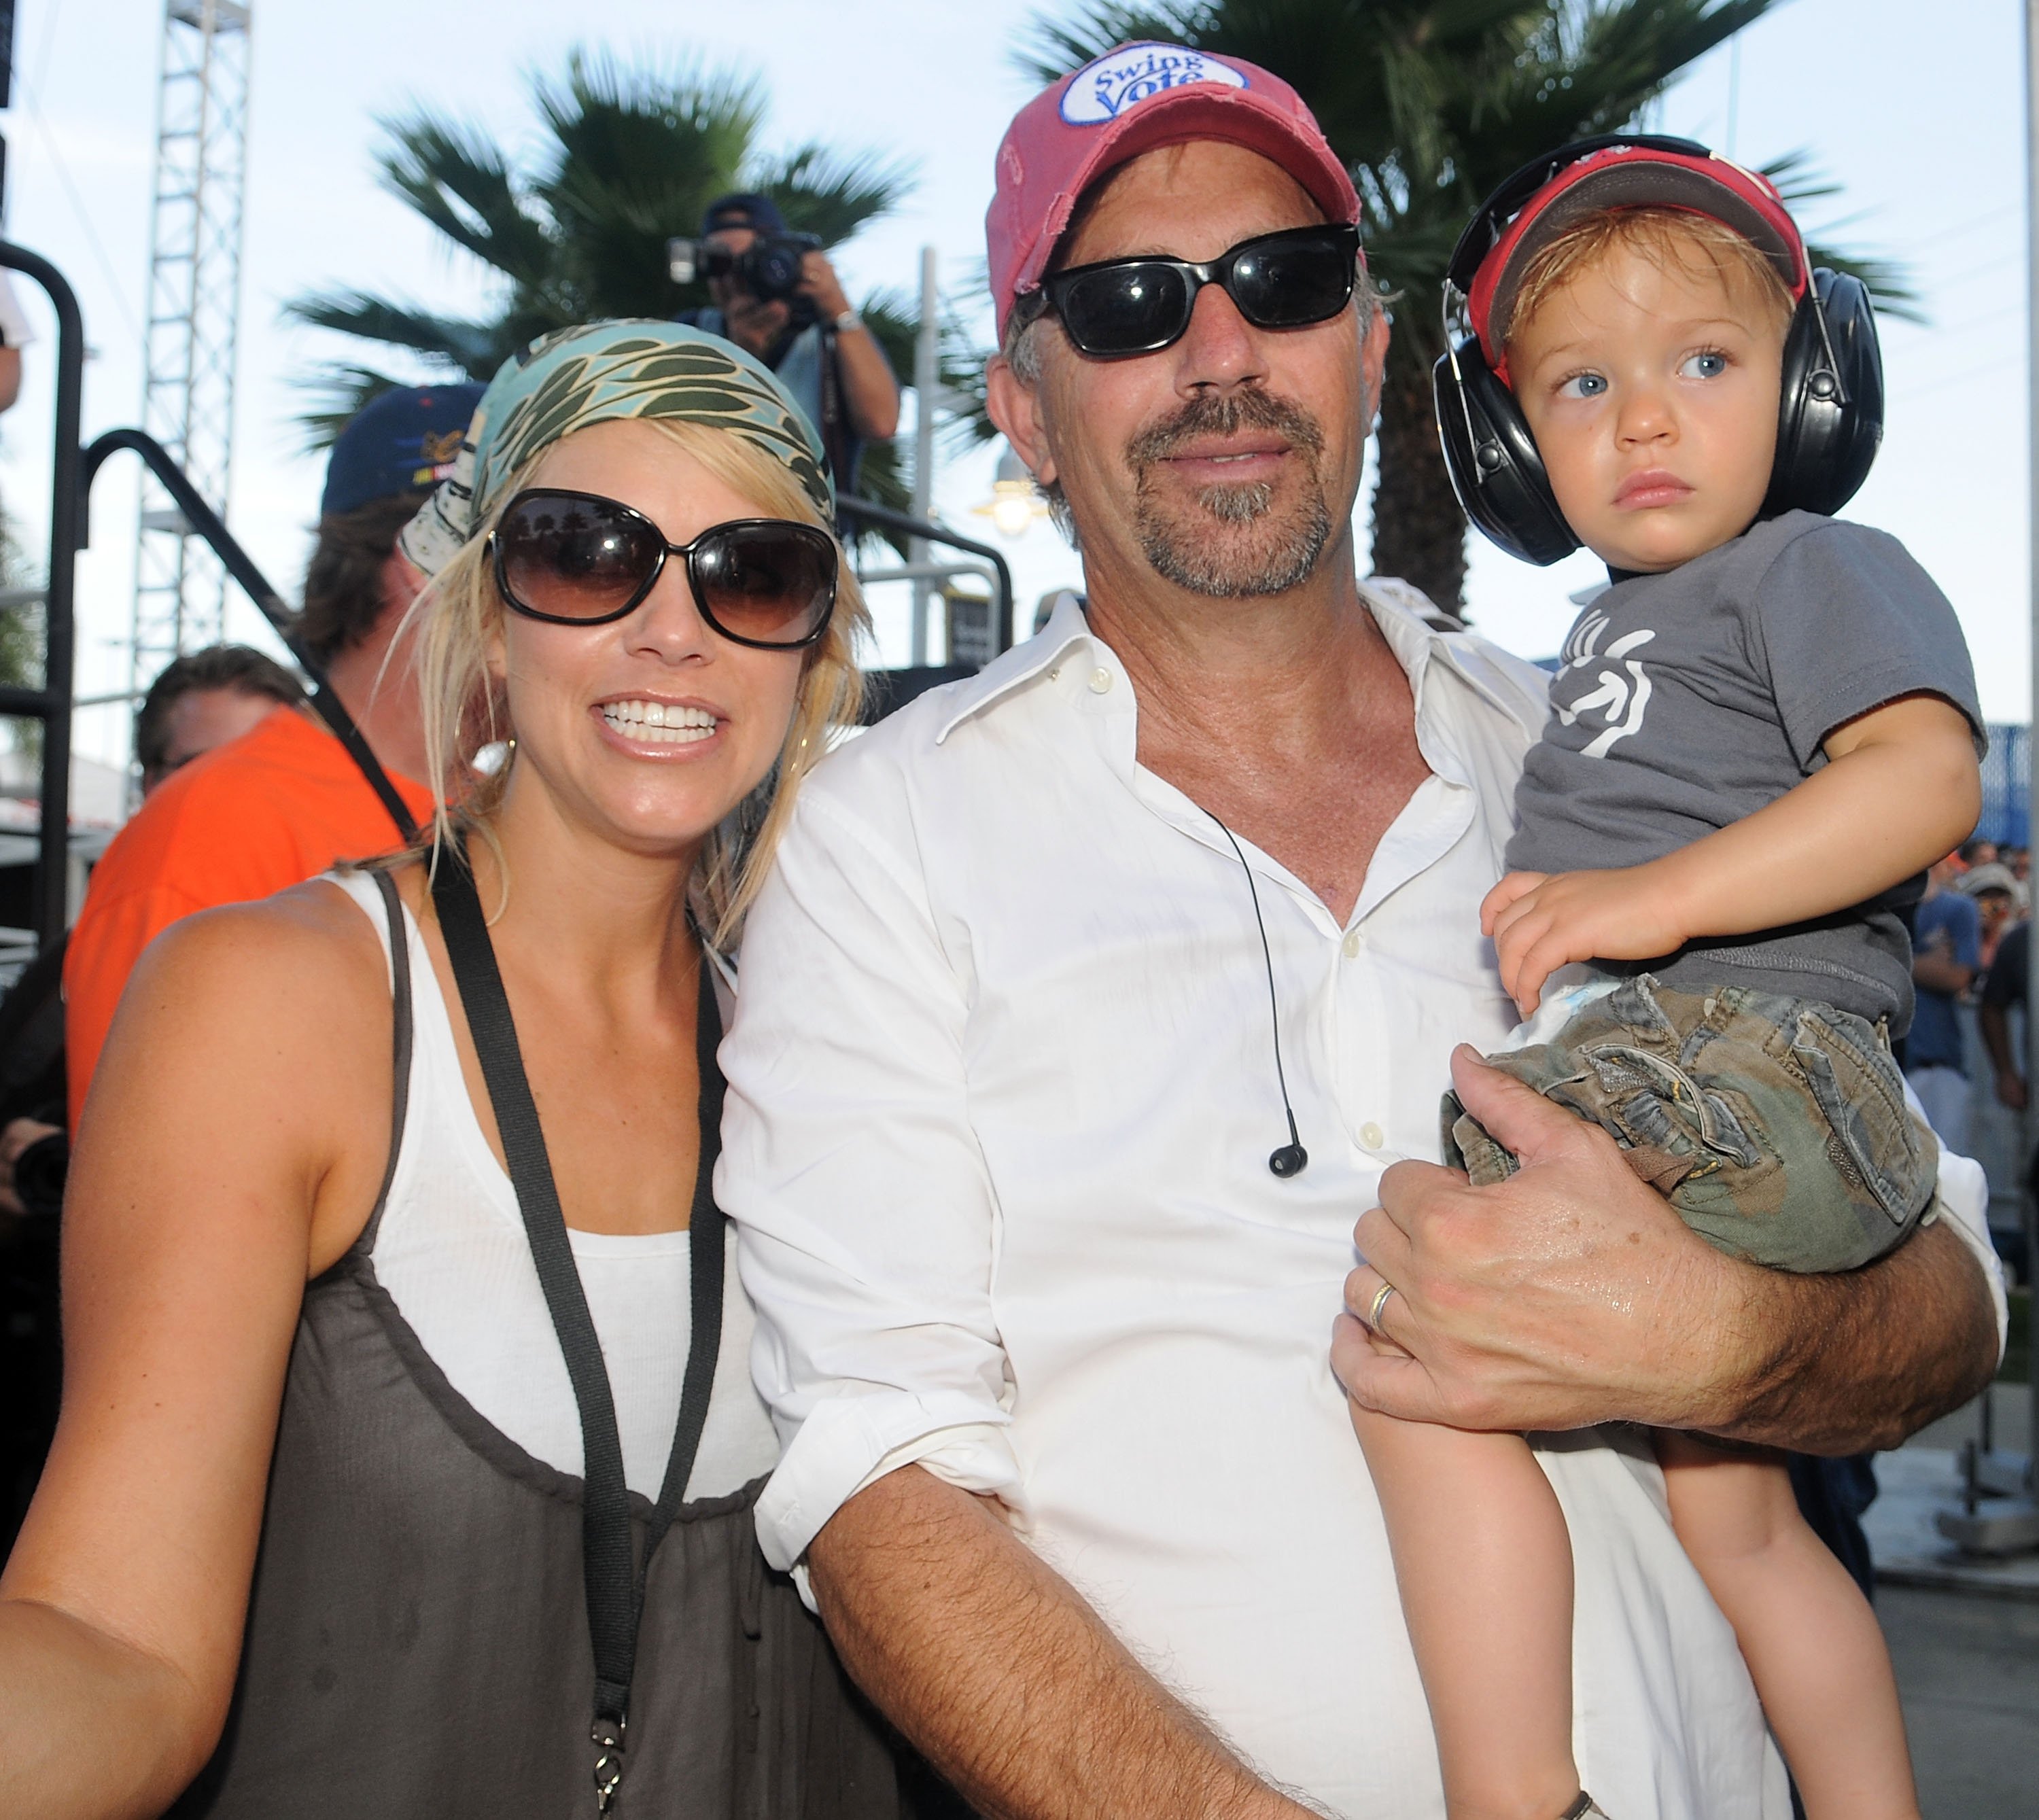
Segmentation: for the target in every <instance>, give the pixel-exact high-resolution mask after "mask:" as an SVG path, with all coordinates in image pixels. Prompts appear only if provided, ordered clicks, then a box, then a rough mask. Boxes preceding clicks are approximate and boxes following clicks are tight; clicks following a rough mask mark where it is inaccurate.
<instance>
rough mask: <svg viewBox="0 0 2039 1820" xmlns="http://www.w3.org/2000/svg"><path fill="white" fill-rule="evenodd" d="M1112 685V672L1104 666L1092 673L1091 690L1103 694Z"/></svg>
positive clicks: (1093, 692) (1094, 693) (1093, 693)
mask: <svg viewBox="0 0 2039 1820" xmlns="http://www.w3.org/2000/svg"><path fill="white" fill-rule="evenodd" d="M1109 688H1111V671H1110V670H1108V669H1103V668H1102V667H1100V668H1099V669H1094V670H1092V672H1091V673H1090V692H1091V693H1092V695H1103V693H1104V692H1106V691H1107V689H1109Z"/></svg>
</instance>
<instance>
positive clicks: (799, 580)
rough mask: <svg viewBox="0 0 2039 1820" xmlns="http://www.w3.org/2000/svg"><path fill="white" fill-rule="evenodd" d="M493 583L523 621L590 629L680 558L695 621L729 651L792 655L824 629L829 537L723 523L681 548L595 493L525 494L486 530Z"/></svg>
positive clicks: (762, 523) (785, 525) (784, 524)
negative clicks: (734, 647) (744, 648)
mask: <svg viewBox="0 0 2039 1820" xmlns="http://www.w3.org/2000/svg"><path fill="white" fill-rule="evenodd" d="M488 553H489V555H490V557H491V559H492V560H493V562H494V563H495V565H496V590H497V591H498V592H499V593H500V594H501V595H502V596H503V604H504V605H507V606H508V607H511V608H512V609H514V610H515V611H516V612H520V613H522V614H523V615H525V616H526V618H529V619H533V620H546V621H548V622H549V623H550V624H553V625H560V626H599V625H606V624H608V623H609V621H610V620H620V619H621V618H623V617H624V616H625V615H626V614H628V613H629V612H632V611H634V610H635V609H636V607H637V606H638V605H640V603H641V602H642V601H643V600H644V597H645V596H646V595H647V594H648V593H651V590H652V589H653V588H654V587H655V586H657V584H658V580H659V576H660V574H663V572H664V571H665V567H666V558H667V557H668V556H682V557H684V558H685V559H686V565H687V582H688V585H689V586H690V587H691V588H692V589H693V596H694V605H696V606H697V607H699V608H700V609H701V617H702V618H703V619H704V620H707V621H708V624H710V625H711V626H712V627H713V628H715V629H716V631H718V632H720V633H721V635H723V637H724V638H726V639H728V640H729V641H730V642H731V643H732V644H739V645H751V646H755V647H757V648H758V650H799V648H800V647H801V646H804V645H811V644H812V643H814V641H815V640H816V639H818V638H819V637H820V636H821V635H822V633H823V632H825V631H827V630H828V623H829V615H830V612H832V611H833V609H834V606H835V578H836V545H835V540H834V539H833V537H830V536H829V534H828V533H826V531H823V530H821V529H818V528H817V527H816V526H814V525H802V524H799V523H796V522H795V521H793V520H792V519H788V518H732V519H731V520H730V521H729V522H728V523H727V524H724V525H710V526H709V527H708V529H706V530H705V531H704V532H702V533H701V535H700V536H699V537H697V538H695V539H694V540H693V542H692V543H691V544H669V543H668V542H666V533H664V532H663V531H662V530H660V529H659V527H658V526H657V525H655V524H653V523H652V522H651V520H650V519H649V518H646V517H645V516H644V514H643V513H642V512H640V511H638V510H636V508H635V507H633V506H626V505H625V504H624V503H623V502H622V501H621V500H620V499H605V498H604V497H603V496H602V495H601V494H599V493H576V492H574V491H571V490H569V489H568V488H566V487H527V488H526V490H525V491H522V492H521V493H519V494H518V495H517V496H516V497H515V498H514V499H512V500H511V502H510V503H509V504H508V505H507V506H504V507H503V516H502V517H501V518H499V519H498V520H497V521H496V529H494V530H493V531H492V532H491V533H489V537H488Z"/></svg>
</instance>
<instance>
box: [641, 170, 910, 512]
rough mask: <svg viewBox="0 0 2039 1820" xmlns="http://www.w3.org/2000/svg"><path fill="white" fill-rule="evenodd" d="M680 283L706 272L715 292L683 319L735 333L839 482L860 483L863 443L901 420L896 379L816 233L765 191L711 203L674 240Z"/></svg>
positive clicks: (849, 486)
mask: <svg viewBox="0 0 2039 1820" xmlns="http://www.w3.org/2000/svg"><path fill="white" fill-rule="evenodd" d="M670 253H671V260H672V273H673V277H674V279H675V280H676V281H677V282H680V283H682V284H684V283H687V282H691V281H692V280H693V279H695V278H700V279H704V280H705V281H706V282H707V285H708V295H709V297H710V298H712V299H713V300H714V301H712V304H711V305H710V306H709V307H708V308H707V309H694V310H685V311H682V313H681V314H680V317H679V320H681V321H682V322H685V323H690V324H693V326H694V327H695V328H704V329H706V330H707V331H708V332H709V333H710V334H711V335H719V336H722V337H723V339H724V340H726V341H733V342H735V343H736V345H737V346H738V347H740V348H742V350H743V351H745V352H746V354H749V355H753V356H754V357H755V358H757V359H758V360H760V361H761V362H763V363H764V364H765V366H769V368H770V369H771V370H772V371H773V374H774V375H775V376H776V378H777V379H778V381H779V382H780V385H784V387H785V388H786V389H787V390H788V392H791V393H792V396H793V399H794V401H795V403H796V404H799V407H800V408H801V409H802V410H803V411H806V412H807V416H808V418H809V419H810V420H811V422H812V423H813V424H814V427H815V429H816V430H818V431H819V432H820V434H821V438H822V447H823V449H825V450H826V452H827V454H828V458H829V464H830V467H831V468H833V471H834V473H835V476H836V480H837V484H838V485H839V486H840V487H841V488H842V490H843V491H845V492H848V491H852V490H853V489H854V487H855V486H856V463H857V458H858V457H859V456H860V454H861V453H862V451H863V447H864V444H865V443H866V442H872V441H882V440H883V439H884V438H887V437H888V436H890V435H891V434H893V433H894V431H895V430H898V427H899V382H898V380H897V379H895V378H894V377H893V374H892V366H891V362H890V361H888V360H887V358H885V351H884V350H883V348H882V347H879V345H878V341H877V338H876V337H875V336H873V335H872V334H871V332H870V330H869V329H868V328H865V327H864V319H863V318H862V317H860V316H859V315H858V314H857V313H856V309H855V307H854V306H853V305H852V304H851V302H850V301H849V297H848V295H847V294H845V292H844V290H843V288H842V281H841V279H838V278H837V276H836V274H835V267H833V265H831V264H830V263H829V257H828V255H827V254H826V253H825V252H822V243H821V241H819V240H818V239H817V238H816V237H814V235H812V234H804V233H788V232H787V230H786V225H785V222H784V220H783V219H782V218H780V214H779V210H778V207H777V205H776V203H773V200H772V199H771V198H770V197H769V196H764V195H727V196H723V197H720V198H719V199H717V200H716V201H715V202H713V203H710V204H709V205H708V212H707V214H705V215H704V216H703V218H702V220H701V238H700V240H699V241H683V240H679V241H673V242H672V243H671V244H670Z"/></svg>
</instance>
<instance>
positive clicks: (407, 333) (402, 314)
mask: <svg viewBox="0 0 2039 1820" xmlns="http://www.w3.org/2000/svg"><path fill="white" fill-rule="evenodd" d="M283 314H284V315H285V316H286V317H289V318H290V319H291V320H294V321H297V322H302V323H305V324H309V326H310V327H312V328H329V329H332V330H333V331H334V332H336V333H337V334H340V335H353V336H359V337H360V338H361V339H363V340H364V341H380V342H383V343H387V344H389V345H390V346H392V347H402V348H408V350H409V351H411V352H412V353H413V354H417V355H423V357H424V358H426V359H427V360H435V361H439V362H443V363H444V364H445V365H446V366H450V367H454V368H455V369H457V370H458V371H459V372H461V373H463V374H464V375H465V377H468V378H469V379H480V380H487V379H490V378H492V377H494V376H495V373H496V368H497V367H499V366H501V365H502V364H503V360H504V359H505V358H507V356H508V355H510V354H511V352H512V351H514V349H515V348H516V347H518V346H519V345H521V343H518V342H516V341H513V340H509V339H506V336H505V335H504V332H503V324H501V322H500V321H497V322H477V321H473V320H463V319H461V317H451V316H440V315H439V314H437V313H435V312H433V311H431V310H428V309H425V308H424V307H423V305H419V304H408V303H397V302H393V301H390V300H389V298H380V297H374V296H372V295H370V294H369V293H367V292H366V291H359V290H334V291H315V292H313V293H312V294H309V295H308V296H306V297H301V298H294V299H293V300H292V301H290V302H288V303H287V304H285V305H283Z"/></svg>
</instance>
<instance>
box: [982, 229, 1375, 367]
mask: <svg viewBox="0 0 2039 1820" xmlns="http://www.w3.org/2000/svg"><path fill="white" fill-rule="evenodd" d="M1358 267H1359V229H1357V228H1356V227H1350V226H1337V225H1327V226H1321V227H1304V228H1286V229H1283V230H1282V231H1281V233H1264V234H1258V235H1256V236H1255V237H1254V238H1253V239H1251V240H1243V241H1240V243H1239V245H1237V246H1236V247H1234V248H1232V250H1231V251H1230V252H1226V253H1224V254H1221V256H1219V257H1218V258H1217V259H1214V260H1211V261H1210V263H1209V264H1207V265H1199V264H1196V263H1195V262H1194V260H1186V259H1161V258H1141V259H1107V260H1099V261H1098V263H1097V264H1095V265H1077V266H1071V267H1069V270H1068V271H1058V272H1056V273H1054V274H1053V275H1051V276H1050V277H1048V278H1045V279H1042V281H1041V288H1040V290H1038V292H1036V293H1035V301H1032V302H1031V305H1028V306H1027V307H1028V313H1029V316H1030V317H1032V316H1038V315H1040V314H1041V313H1042V312H1043V311H1044V310H1047V309H1053V310H1054V313H1055V314H1056V315H1057V317H1060V318H1061V324H1062V327H1063V328H1064V329H1065V330H1066V331H1067V332H1068V334H1069V339H1070V340H1071V341H1072V342H1073V343H1075V344H1076V347H1077V349H1078V350H1079V351H1080V352H1082V353H1084V354H1088V355H1092V357H1093V358H1098V359H1103V360H1111V359H1116V358H1122V357H1124V356H1126V355H1133V354H1156V353H1159V352H1160V350H1161V349H1163V348H1164V347H1171V346H1172V345H1173V344H1174V343H1176V342H1178V341H1179V340H1181V339H1182V338H1183V333H1184V332H1185V331H1186V330H1187V328H1189V326H1190V313H1191V312H1192V311H1193V310H1194V309H1195V308H1196V306H1197V293H1198V291H1200V290H1202V289H1203V287H1204V286H1206V285H1207V284H1214V285H1217V286H1220V287H1221V289H1222V290H1224V292H1225V295H1226V296H1228V298H1231V299H1232V301H1233V302H1234V303H1236V305H1238V306H1239V313H1240V315H1241V316H1243V317H1245V318H1246V320H1247V321H1248V322H1250V323H1251V324H1253V325H1254V327H1255V328H1307V327H1308V325H1309V324H1312V323H1313V322H1327V321H1329V320H1331V317H1335V316H1336V315H1337V314H1338V312H1339V311H1340V310H1342V309H1344V308H1345V306H1346V304H1347V303H1349V302H1350V301H1351V300H1352V288H1353V285H1354V282H1355V280H1356V278H1357V272H1358ZM1022 301H1023V303H1026V301H1027V300H1024V299H1023V300H1022Z"/></svg>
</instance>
